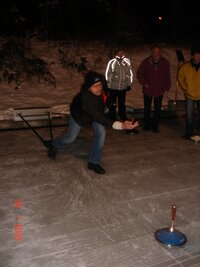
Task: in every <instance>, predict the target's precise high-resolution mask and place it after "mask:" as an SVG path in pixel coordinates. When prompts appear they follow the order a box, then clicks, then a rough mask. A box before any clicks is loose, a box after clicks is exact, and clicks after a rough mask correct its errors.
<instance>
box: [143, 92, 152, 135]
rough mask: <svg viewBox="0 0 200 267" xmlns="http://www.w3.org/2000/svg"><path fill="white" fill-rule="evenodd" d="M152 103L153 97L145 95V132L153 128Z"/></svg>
mask: <svg viewBox="0 0 200 267" xmlns="http://www.w3.org/2000/svg"><path fill="white" fill-rule="evenodd" d="M151 102H152V97H150V96H146V95H144V129H143V130H144V131H148V130H150V128H151Z"/></svg>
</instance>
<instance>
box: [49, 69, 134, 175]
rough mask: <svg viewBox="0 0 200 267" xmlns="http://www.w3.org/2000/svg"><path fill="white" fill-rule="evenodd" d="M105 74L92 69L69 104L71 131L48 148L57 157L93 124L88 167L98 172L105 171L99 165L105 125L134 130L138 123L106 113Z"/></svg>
mask: <svg viewBox="0 0 200 267" xmlns="http://www.w3.org/2000/svg"><path fill="white" fill-rule="evenodd" d="M103 80H104V79H103V77H102V75H100V74H98V73H96V72H89V73H88V74H87V75H86V77H85V82H84V84H83V86H82V88H81V91H80V92H79V93H78V94H77V95H76V96H75V97H74V99H73V101H72V103H71V105H70V113H71V114H70V120H69V127H68V131H67V132H65V133H64V135H62V136H60V137H58V138H56V139H55V140H54V141H53V144H50V146H49V147H48V149H49V151H48V156H49V157H50V158H52V159H55V156H56V152H57V149H61V148H62V147H63V145H65V144H69V143H72V142H73V141H74V140H75V139H76V138H77V136H78V135H79V132H80V130H81V128H82V127H92V128H93V130H94V138H93V143H92V149H91V153H90V156H89V162H88V169H90V170H93V171H95V172H96V173H98V174H104V173H105V170H104V169H103V168H102V167H101V166H100V165H99V163H100V161H101V155H102V152H103V146H104V140H105V134H106V130H105V127H112V128H113V129H115V130H123V129H128V130H131V129H134V128H135V127H137V126H138V122H135V123H132V122H131V121H124V122H120V121H112V120H111V119H109V118H107V117H106V116H105V114H104V107H105V103H104V100H105V99H104V95H102V93H103Z"/></svg>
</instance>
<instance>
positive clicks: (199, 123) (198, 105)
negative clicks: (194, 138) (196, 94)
mask: <svg viewBox="0 0 200 267" xmlns="http://www.w3.org/2000/svg"><path fill="white" fill-rule="evenodd" d="M196 108H197V125H196V130H197V133H198V134H200V100H197V101H196Z"/></svg>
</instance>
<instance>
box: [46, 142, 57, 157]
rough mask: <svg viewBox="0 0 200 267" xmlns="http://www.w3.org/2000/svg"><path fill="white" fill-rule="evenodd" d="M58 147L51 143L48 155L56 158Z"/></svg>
mask: <svg viewBox="0 0 200 267" xmlns="http://www.w3.org/2000/svg"><path fill="white" fill-rule="evenodd" d="M56 153H57V148H56V147H55V146H54V145H51V147H50V148H49V149H48V157H49V158H51V159H55V158H56Z"/></svg>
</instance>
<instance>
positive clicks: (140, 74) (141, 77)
mask: <svg viewBox="0 0 200 267" xmlns="http://www.w3.org/2000/svg"><path fill="white" fill-rule="evenodd" d="M146 64H147V63H146V60H144V61H143V62H142V63H141V64H140V66H139V68H138V70H137V73H136V76H137V80H138V82H139V83H140V84H141V85H142V86H143V87H145V86H146V85H147V82H146Z"/></svg>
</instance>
